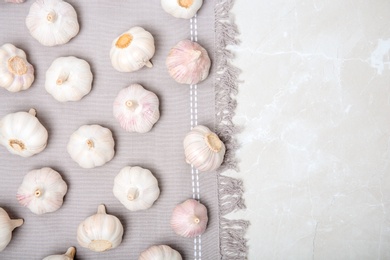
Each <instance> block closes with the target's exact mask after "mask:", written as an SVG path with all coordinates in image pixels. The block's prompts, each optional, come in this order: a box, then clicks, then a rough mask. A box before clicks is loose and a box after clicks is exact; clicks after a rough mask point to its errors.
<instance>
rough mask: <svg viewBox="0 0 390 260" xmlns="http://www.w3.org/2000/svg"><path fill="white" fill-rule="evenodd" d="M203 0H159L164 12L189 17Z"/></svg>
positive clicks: (184, 17)
mask: <svg viewBox="0 0 390 260" xmlns="http://www.w3.org/2000/svg"><path fill="white" fill-rule="evenodd" d="M202 4H203V0H161V6H162V8H163V9H164V11H165V12H167V13H169V14H171V15H172V16H173V17H176V18H183V19H190V18H192V17H193V16H194V15H195V14H196V12H197V11H198V10H199V8H200V7H201V6H202Z"/></svg>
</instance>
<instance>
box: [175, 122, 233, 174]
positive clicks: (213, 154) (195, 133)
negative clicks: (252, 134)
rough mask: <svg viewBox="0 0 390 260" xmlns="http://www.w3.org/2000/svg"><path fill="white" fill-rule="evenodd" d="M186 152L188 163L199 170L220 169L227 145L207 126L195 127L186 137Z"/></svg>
mask: <svg viewBox="0 0 390 260" xmlns="http://www.w3.org/2000/svg"><path fill="white" fill-rule="evenodd" d="M183 145H184V153H185V157H186V161H187V163H188V164H192V165H193V166H194V167H195V168H196V169H198V170H199V171H213V170H216V169H218V167H219V166H221V164H222V162H223V158H224V156H225V151H226V148H225V145H224V143H223V142H222V141H221V140H220V139H219V137H218V136H217V135H216V134H215V133H213V132H212V131H211V130H210V129H209V128H207V127H206V126H202V125H198V126H196V127H194V128H193V129H192V130H191V131H190V132H189V133H188V134H187V135H186V137H185V138H184V142H183Z"/></svg>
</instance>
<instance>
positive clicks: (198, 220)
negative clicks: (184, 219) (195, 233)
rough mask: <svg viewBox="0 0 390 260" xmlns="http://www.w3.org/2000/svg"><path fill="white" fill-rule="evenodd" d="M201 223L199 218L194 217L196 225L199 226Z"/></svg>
mask: <svg viewBox="0 0 390 260" xmlns="http://www.w3.org/2000/svg"><path fill="white" fill-rule="evenodd" d="M199 222H200V219H199V218H198V217H197V216H195V217H194V223H195V224H199Z"/></svg>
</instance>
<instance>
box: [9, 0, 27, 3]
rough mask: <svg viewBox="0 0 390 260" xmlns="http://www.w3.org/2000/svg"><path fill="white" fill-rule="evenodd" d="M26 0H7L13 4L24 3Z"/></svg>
mask: <svg viewBox="0 0 390 260" xmlns="http://www.w3.org/2000/svg"><path fill="white" fill-rule="evenodd" d="M24 1H25V0H5V2H6V3H13V4H21V3H24Z"/></svg>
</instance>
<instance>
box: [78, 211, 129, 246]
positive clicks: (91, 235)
mask: <svg viewBox="0 0 390 260" xmlns="http://www.w3.org/2000/svg"><path fill="white" fill-rule="evenodd" d="M122 236H123V226H122V224H121V222H120V221H119V219H118V218H117V217H115V216H113V215H109V214H107V213H106V208H105V207H104V205H100V206H99V207H98V211H97V213H96V214H95V215H92V216H90V217H88V218H87V219H85V220H84V221H83V222H82V223H80V225H79V227H78V229H77V241H78V242H79V244H80V245H81V246H82V247H85V248H88V249H90V250H92V251H95V252H104V251H107V250H110V249H114V248H116V247H117V246H119V245H120V243H121V242H122Z"/></svg>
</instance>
